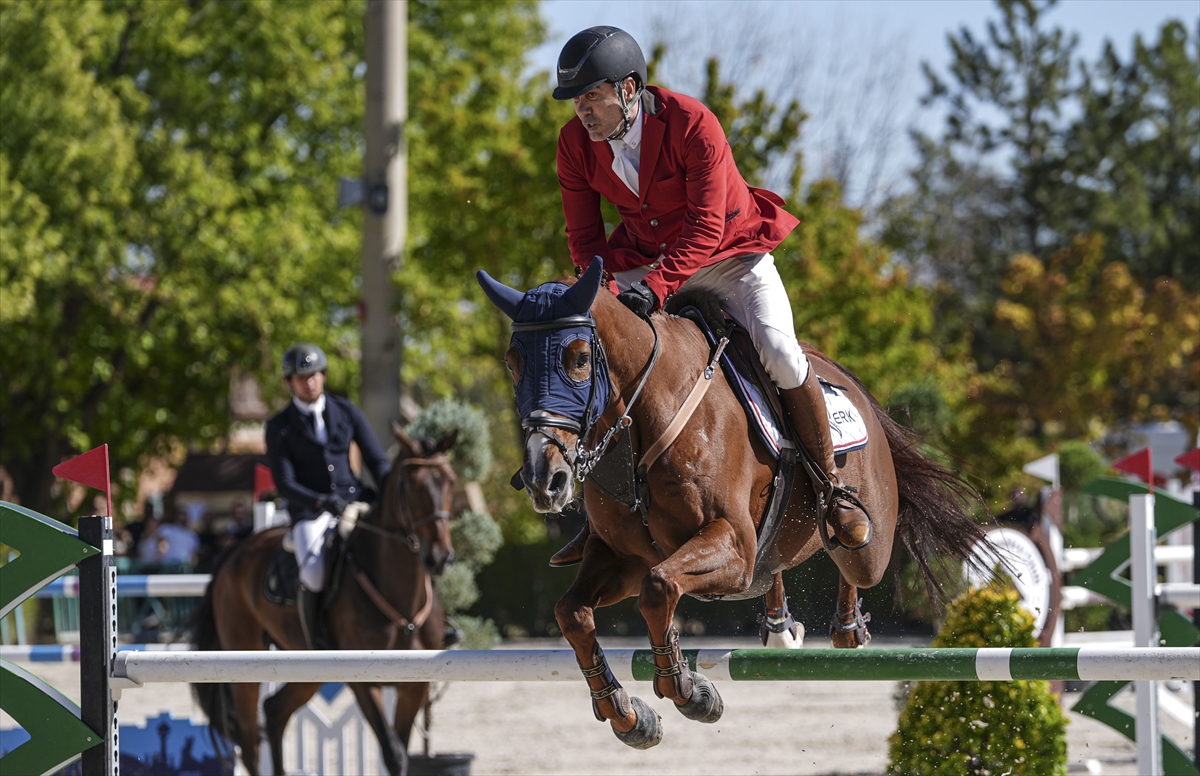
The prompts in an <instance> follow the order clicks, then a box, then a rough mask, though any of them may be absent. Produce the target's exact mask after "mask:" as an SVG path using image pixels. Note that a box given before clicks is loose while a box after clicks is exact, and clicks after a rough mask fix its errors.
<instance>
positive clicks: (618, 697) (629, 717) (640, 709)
mask: <svg viewBox="0 0 1200 776" xmlns="http://www.w3.org/2000/svg"><path fill="white" fill-rule="evenodd" d="M634 564H635V561H625V562H622V561H621V560H619V559H618V558H617V557H616V556H615V555H613V552H612V550H611V549H609V547H608V545H606V544H604V543H603V542H602V541H600V540H599V539H597V538H595V536H593V538H592V539H590V540H589V541H588V543H587V546H586V547H585V548H584V552H583V564H582V565H581V566H580V567H579V573H578V574H576V575H575V582H574V583H573V584H572V585H571V587H570V589H568V590H567V592H566V593H565V594H564V595H563V597H562V598H560V599H559V601H558V603H557V604H556V605H555V607H554V617H555V619H556V620H557V621H558V627H559V628H560V629H561V630H562V634H563V638H565V639H566V640H567V643H569V644H570V645H571V648H572V649H573V650H575V660H576V661H578V663H579V668H580V670H582V671H583V676H584V679H585V680H586V681H587V685H588V689H589V690H590V691H591V694H592V712H593V713H594V714H595V715H596V719H598V720H600V721H601V722H604V721H606V720H607V721H608V722H609V723H610V724H611V725H612V729H613V733H615V734H616V736H617V738H619V739H621V741H622V742H623V743H625V744H627V745H628V746H632V747H633V748H635V749H649V748H650V747H652V746H654V745H655V744H657V743H658V742H659V741H661V740H662V720H661V719H660V718H659V716H658V713H657V712H655V711H654V709H652V708H650V707H649V706H647V705H646V704H645V703H644V702H643V701H642V700H641V699H640V698H636V697H631V696H630V695H629V694H628V693H627V692H625V688H623V687H622V686H621V684H620V682H618V681H617V679H616V677H614V676H613V673H612V670H611V669H610V668H609V667H608V662H607V661H606V660H605V658H604V651H603V650H602V649H600V644H599V643H597V641H596V621H595V608H596V607H597V606H611V605H613V604H615V603H616V602H618V601H623V600H624V599H626V598H629V597H630V596H631V595H634V594H635V593H636V592H637V587H638V580H639V579H640V578H641V576H642V574H644V573H645V567H644V566H636V565H634Z"/></svg>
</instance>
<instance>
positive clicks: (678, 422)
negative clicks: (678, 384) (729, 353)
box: [641, 339, 729, 472]
mask: <svg viewBox="0 0 1200 776" xmlns="http://www.w3.org/2000/svg"><path fill="white" fill-rule="evenodd" d="M728 342H729V340H728V339H722V340H721V342H720V343H719V344H718V345H717V351H716V352H715V353H714V354H713V357H712V360H710V361H709V364H708V366H707V367H706V368H705V369H704V371H703V372H701V373H700V377H698V378H696V384H695V385H694V386H692V392H691V393H689V394H688V397H687V398H686V399H684V400H683V404H682V405H681V406H680V407H679V412H677V413H676V414H675V418H674V420H672V421H671V425H669V426H667V430H666V431H664V432H663V433H662V436H660V437H659V438H658V440H657V441H656V442H655V443H654V444H652V445H650V448H649V449H648V450H646V452H645V454H644V455H643V456H642V461H641V467H642V471H643V472H646V471H649V470H650V467H651V466H653V465H654V462H655V461H657V460H658V457H659V456H660V455H662V454H663V453H664V452H666V450H667V448H668V447H670V446H671V445H673V444H674V443H675V440H676V439H678V438H679V435H680V434H681V433H683V429H684V427H685V426H687V423H688V421H689V420H691V419H692V415H693V414H695V412H696V408H697V407H699V406H700V402H701V400H703V399H704V394H706V393H708V389H709V387H710V386H711V385H712V379H713V376H714V375H715V374H716V365H717V361H718V359H720V358H721V352H722V351H724V350H725V345H726V344H728Z"/></svg>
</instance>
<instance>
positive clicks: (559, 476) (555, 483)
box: [550, 471, 567, 493]
mask: <svg viewBox="0 0 1200 776" xmlns="http://www.w3.org/2000/svg"><path fill="white" fill-rule="evenodd" d="M565 487H567V475H566V473H565V472H561V471H557V472H555V473H554V476H553V477H551V478H550V492H551V493H561V492H562V490H563V488H565Z"/></svg>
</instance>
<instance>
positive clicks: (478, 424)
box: [406, 399, 492, 480]
mask: <svg viewBox="0 0 1200 776" xmlns="http://www.w3.org/2000/svg"><path fill="white" fill-rule="evenodd" d="M454 431H457V432H458V441H457V442H456V443H455V445H454V447H453V449H451V451H450V459H451V461H452V462H453V463H454V468H455V470H456V471H457V472H458V473H459V474H460V475H462V477H463V478H464V479H467V480H482V479H484V478H485V477H486V476H487V475H488V471H489V470H490V469H491V467H492V433H491V429H490V428H489V426H488V423H487V418H485V417H484V415H483V410H481V409H479V408H478V407H476V406H474V405H472V404H469V403H467V402H464V401H459V400H458V399H442V400H441V401H439V402H435V403H434V404H431V405H429V406H428V407H426V408H425V409H424V410H422V411H421V414H420V415H418V416H417V419H416V420H414V421H413V422H412V423H411V424H410V425H409V427H408V429H407V430H406V433H407V434H408V435H409V436H422V437H429V438H430V439H441V438H443V437H445V436H446V435H448V434H450V433H451V432H454Z"/></svg>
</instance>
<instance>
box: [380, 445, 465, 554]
mask: <svg viewBox="0 0 1200 776" xmlns="http://www.w3.org/2000/svg"><path fill="white" fill-rule="evenodd" d="M396 466H397V467H425V468H434V467H436V468H443V467H445V468H449V466H450V458H449V457H448V456H447V455H446V454H445V453H438V454H436V455H432V456H429V457H428V458H405V459H404V460H403V461H397V462H396ZM407 505H408V502H407V500H405V499H403V498H402V499H400V503H399V505H398V508H399V510H400V514H401V516H402V517H403V516H407V512H408V508H407ZM381 508H382V506H381ZM451 516H452V515H451V514H450V512H449V510H445V509H439V510H436V511H434V512H430V513H429V514H428V515H425V516H424V517H422V518H420V519H419V520H412V519H409V520H407V521H406V522H407V525H405V526H404V530H405V533H400V532H398V531H389V530H387V529H385V528H380V527H378V526H374V525H371V524H370V523H364V522H359V523H358V524H357V527H358V528H362V529H364V530H367V531H370V532H371V533H374V534H378V535H379V536H382V537H384V538H387V539H395V540H398V541H402V542H404V543H406V544H407V545H408V548H409V549H410V550H412V551H413V552H414V553H417V552H420V550H421V539H420V537H419V536H417V529H418V528H420V527H421V526H423V525H425V524H426V523H432V522H434V521H435V520H449V519H450V518H451Z"/></svg>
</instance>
